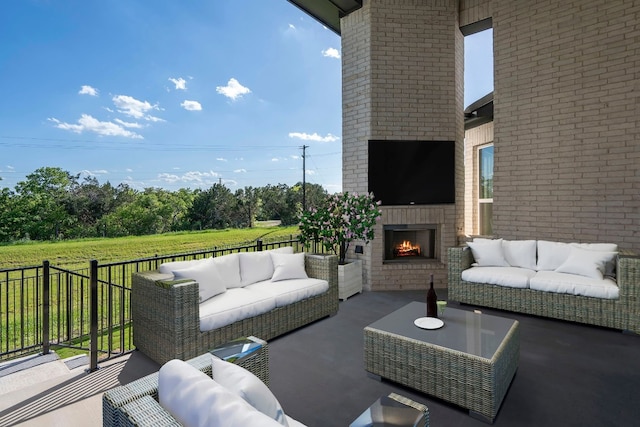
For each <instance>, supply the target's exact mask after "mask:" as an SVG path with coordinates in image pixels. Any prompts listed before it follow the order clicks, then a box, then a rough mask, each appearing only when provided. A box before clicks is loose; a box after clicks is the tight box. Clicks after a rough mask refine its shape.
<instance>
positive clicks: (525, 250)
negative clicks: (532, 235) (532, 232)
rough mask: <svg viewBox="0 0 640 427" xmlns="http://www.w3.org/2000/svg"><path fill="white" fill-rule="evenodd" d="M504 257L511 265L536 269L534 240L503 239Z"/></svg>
mask: <svg viewBox="0 0 640 427" xmlns="http://www.w3.org/2000/svg"><path fill="white" fill-rule="evenodd" d="M502 249H503V250H504V259H505V260H506V261H507V263H509V265H510V266H511V267H521V268H528V269H529V270H535V269H536V241H535V240H503V241H502Z"/></svg>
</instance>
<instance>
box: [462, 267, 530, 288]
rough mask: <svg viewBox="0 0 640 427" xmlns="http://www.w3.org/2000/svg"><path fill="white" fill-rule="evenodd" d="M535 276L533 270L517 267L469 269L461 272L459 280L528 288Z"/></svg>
mask: <svg viewBox="0 0 640 427" xmlns="http://www.w3.org/2000/svg"><path fill="white" fill-rule="evenodd" d="M535 274H536V272H535V271H534V270H529V269H527V268H519V267H471V268H467V269H466V270H464V271H463V272H462V274H461V278H462V280H464V281H467V282H474V283H486V284H490V285H499V286H508V287H511V288H528V287H529V280H530V279H531V278H532V277H533V276H534V275H535Z"/></svg>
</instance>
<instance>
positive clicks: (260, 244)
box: [256, 239, 262, 251]
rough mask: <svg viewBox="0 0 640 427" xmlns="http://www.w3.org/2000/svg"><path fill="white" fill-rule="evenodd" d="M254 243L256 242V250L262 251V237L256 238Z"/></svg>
mask: <svg viewBox="0 0 640 427" xmlns="http://www.w3.org/2000/svg"><path fill="white" fill-rule="evenodd" d="M256 244H257V246H256V249H257V250H258V251H262V239H258V240H257V241H256Z"/></svg>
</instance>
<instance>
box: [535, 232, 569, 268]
mask: <svg viewBox="0 0 640 427" xmlns="http://www.w3.org/2000/svg"><path fill="white" fill-rule="evenodd" d="M569 252H571V246H569V244H568V243H562V242H549V241H547V240H538V263H537V265H536V270H538V271H541V270H546V271H554V270H555V269H556V268H558V267H560V265H562V263H563V262H564V261H565V260H566V259H567V258H568V257H569Z"/></svg>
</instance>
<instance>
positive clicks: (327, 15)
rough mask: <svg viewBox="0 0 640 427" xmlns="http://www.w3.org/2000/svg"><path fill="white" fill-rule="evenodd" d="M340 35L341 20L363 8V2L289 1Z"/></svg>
mask: <svg viewBox="0 0 640 427" xmlns="http://www.w3.org/2000/svg"><path fill="white" fill-rule="evenodd" d="M288 1H289V2H290V3H293V4H294V5H296V6H298V7H299V8H300V9H302V10H303V11H305V12H306V13H308V14H309V15H311V16H312V17H314V18H315V19H317V20H318V21H320V22H321V23H322V24H324V25H326V26H327V27H328V28H330V29H331V30H332V31H334V32H335V33H336V34H338V35H340V18H342V17H343V16H345V15H348V14H350V13H351V12H353V11H354V10H357V9H360V8H361V7H362V0H288Z"/></svg>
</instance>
